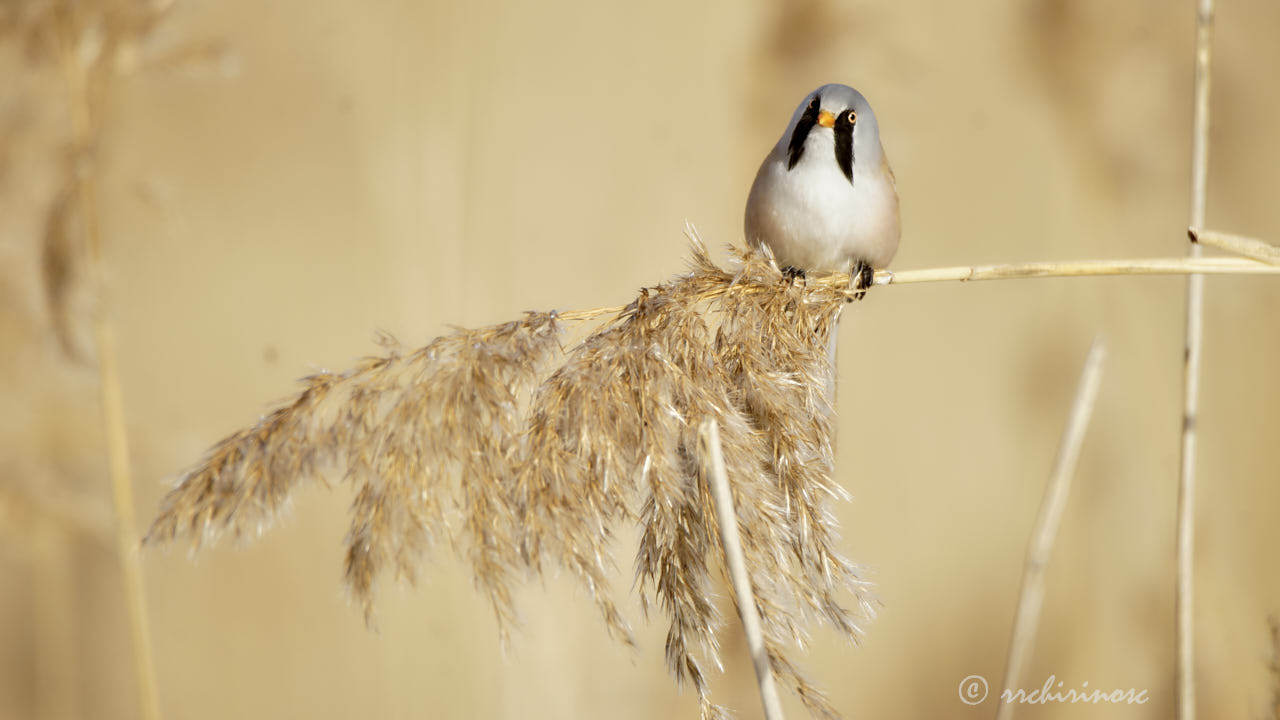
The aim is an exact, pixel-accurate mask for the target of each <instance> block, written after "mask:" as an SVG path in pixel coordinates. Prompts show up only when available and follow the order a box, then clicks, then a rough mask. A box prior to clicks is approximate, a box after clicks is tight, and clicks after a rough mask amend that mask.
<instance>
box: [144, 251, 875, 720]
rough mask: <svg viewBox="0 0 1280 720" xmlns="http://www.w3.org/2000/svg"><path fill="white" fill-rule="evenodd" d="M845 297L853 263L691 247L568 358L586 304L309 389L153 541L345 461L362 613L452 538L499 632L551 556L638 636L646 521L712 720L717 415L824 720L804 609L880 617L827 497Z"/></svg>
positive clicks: (735, 480) (350, 573)
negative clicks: (633, 530) (615, 594)
mask: <svg viewBox="0 0 1280 720" xmlns="http://www.w3.org/2000/svg"><path fill="white" fill-rule="evenodd" d="M847 297H848V279H847V276H833V277H830V278H817V279H810V280H809V281H803V280H795V279H792V278H789V277H787V276H785V275H784V274H783V273H782V272H780V271H779V269H778V267H777V265H776V263H774V261H773V260H772V258H770V257H767V256H765V255H762V254H760V253H754V252H744V251H738V252H737V254H736V258H735V263H734V269H733V270H732V271H730V270H724V269H721V268H720V267H717V266H716V265H715V264H714V263H713V262H712V261H711V259H710V257H709V256H708V255H707V253H706V250H705V248H704V247H703V246H702V244H701V243H700V242H699V241H698V240H697V239H696V238H694V239H693V262H692V268H691V271H690V272H689V273H687V274H685V275H683V276H681V277H679V278H677V279H675V280H673V281H671V282H669V283H666V284H663V285H660V286H658V287H655V288H650V289H646V290H644V291H642V292H641V294H640V296H639V297H638V298H637V299H636V300H635V301H634V302H632V303H631V304H630V305H628V306H627V307H626V308H625V309H624V310H622V312H620V313H618V314H616V315H615V316H613V317H612V318H610V319H608V320H606V321H605V322H604V323H603V325H602V326H601V327H599V328H598V329H596V330H595V331H594V332H593V333H591V334H590V335H589V336H588V337H586V339H585V340H583V341H582V342H581V343H580V344H578V345H577V346H575V347H573V348H572V349H570V350H569V351H567V352H563V351H562V349H561V335H562V325H563V321H564V320H565V319H581V316H579V317H577V318H575V317H574V316H573V315H565V316H560V315H557V314H556V313H529V314H528V315H526V316H525V317H524V318H523V319H521V320H517V321H514V322H510V323H507V324H504V325H498V326H494V327H488V328H482V329H478V330H459V331H457V332H455V333H454V334H452V335H448V336H445V337H441V338H438V339H436V340H435V341H433V342H432V343H430V344H429V345H427V346H426V347H424V348H421V349H419V350H416V351H413V352H408V353H405V352H401V351H400V350H398V349H396V348H394V347H392V348H390V349H389V351H388V353H387V354H386V355H384V356H382V357H375V358H368V359H366V360H364V361H363V362H361V363H360V364H358V365H357V366H356V367H355V368H353V369H351V370H348V371H346V372H344V373H341V374H334V373H321V374H318V375H314V376H312V377H309V378H307V379H306V380H304V385H305V388H304V389H303V391H302V392H301V393H299V394H298V396H297V397H296V398H295V399H294V400H293V401H292V402H289V403H288V404H286V405H284V406H283V407H281V408H280V409H278V410H276V411H274V412H273V413H271V414H269V415H267V416H266V417H265V418H263V419H262V420H261V421H260V422H259V423H258V424H257V425H255V426H253V427H251V428H247V429H244V430H241V431H239V432H237V433H234V434H232V435H231V436H229V437H227V438H226V439H225V440H223V441H222V442H220V443H219V444H218V445H216V446H215V447H214V448H213V449H212V450H211V451H210V453H209V454H208V455H207V456H206V457H205V459H204V460H203V461H202V462H201V463H200V464H198V465H197V466H196V467H194V468H193V469H191V470H190V471H188V472H187V473H186V474H185V475H183V476H182V478H181V479H180V481H179V482H178V484H177V486H176V487H175V488H174V489H173V490H172V491H171V492H170V493H169V494H168V496H167V497H166V498H165V499H164V501H163V505H162V508H161V511H160V514H159V516H158V517H157V518H156V519H155V521H154V523H153V524H152V526H151V529H150V531H149V532H148V533H147V535H146V542H149V543H156V542H162V543H167V542H169V541H172V540H174V539H176V538H178V537H179V536H187V537H189V538H190V539H191V540H192V542H193V545H194V547H199V546H201V545H202V544H204V543H206V542H210V541H212V540H214V539H216V538H217V537H218V536H219V535H221V534H224V533H227V532H230V533H231V534H233V535H235V536H246V535H254V534H257V533H259V532H261V531H262V530H263V529H265V528H266V527H268V526H269V525H270V524H271V522H272V521H273V519H274V518H275V516H276V515H277V514H278V513H279V511H280V510H281V509H282V507H283V506H284V505H285V504H286V502H287V501H288V499H289V496H290V495H291V493H292V491H293V490H294V488H295V487H296V486H297V485H298V484H299V483H301V482H303V481H304V480H308V479H310V480H321V481H323V480H324V478H325V477H326V471H328V470H334V471H337V473H340V474H341V476H342V477H343V478H344V479H345V480H349V481H350V482H351V484H352V485H353V486H355V494H356V497H355V501H354V503H353V505H352V520H351V529H350V532H349V534H348V536H347V552H346V583H347V585H348V587H349V588H350V590H351V592H352V594H353V595H354V597H355V598H356V599H357V600H358V601H359V602H360V604H361V605H362V607H363V609H364V612H365V615H366V618H367V619H368V620H370V621H372V617H373V615H372V614H373V601H374V591H375V589H376V587H377V585H378V582H379V580H380V579H381V578H383V577H384V576H385V575H386V574H387V573H388V571H391V570H394V572H395V574H396V575H397V576H398V577H405V578H408V579H409V580H410V581H412V580H413V579H414V577H415V575H416V573H417V569H418V566H419V563H420V562H421V560H422V557H423V555H424V554H425V552H426V551H427V550H428V549H429V548H431V547H432V546H433V544H434V543H436V542H439V541H440V540H449V541H450V542H451V544H452V545H453V546H454V547H455V548H456V549H457V551H458V552H459V554H460V555H461V556H462V557H463V558H464V559H465V560H467V561H469V562H470V563H471V566H472V569H473V571H474V576H475V582H476V585H477V587H478V588H479V589H480V590H481V591H482V593H483V594H484V595H486V596H487V597H488V598H489V600H490V601H491V602H492V603H493V606H494V611H495V613H496V615H497V618H498V621H499V626H500V628H501V629H502V631H503V634H504V636H505V635H506V632H507V631H508V630H509V628H510V627H511V626H512V625H513V623H514V621H515V611H514V608H513V607H512V590H513V586H514V584H515V583H516V582H518V581H521V580H523V579H525V578H526V577H527V576H528V575H529V574H530V573H531V572H537V573H540V572H541V571H542V570H543V569H544V568H545V567H547V566H549V565H556V566H559V567H563V568H565V569H566V570H567V571H569V572H571V573H573V574H574V575H575V576H576V577H577V578H578V579H579V580H580V581H581V583H582V584H583V585H584V586H585V587H586V589H587V590H588V591H589V593H590V594H591V597H592V598H593V600H594V602H595V603H596V605H597V606H598V608H599V610H600V613H601V615H602V616H603V619H604V622H605V624H606V626H607V627H608V629H609V631H610V632H611V634H612V635H613V636H614V637H615V638H617V639H619V640H621V641H622V642H625V643H628V644H631V643H632V642H633V641H632V636H631V631H630V628H629V627H628V624H627V621H626V619H625V618H624V617H623V614H622V613H621V611H620V610H619V609H618V607H617V605H616V604H615V602H614V600H613V598H611V597H610V594H609V591H608V588H609V577H610V575H611V574H612V573H613V569H614V568H613V566H614V562H613V544H614V543H613V530H614V528H616V527H617V526H618V524H619V523H622V522H626V523H638V525H639V528H640V542H639V548H638V550H637V551H636V557H635V585H636V588H637V589H638V591H639V595H640V598H641V601H642V605H643V607H644V608H645V612H646V614H647V613H648V612H649V610H650V608H653V607H656V608H657V609H658V610H660V611H661V612H662V613H663V614H664V615H665V616H666V617H667V619H668V620H669V623H670V627H669V630H668V632H667V639H666V658H667V664H668V666H669V667H670V669H671V671H672V672H673V673H674V674H675V676H676V678H677V679H678V680H679V681H682V682H684V681H687V682H689V683H691V684H692V685H693V687H694V689H695V690H696V691H697V693H698V696H699V700H700V705H701V709H702V716H703V717H704V718H710V717H720V716H723V715H724V714H725V712H724V710H723V709H722V708H721V707H719V706H717V705H715V704H713V703H712V702H711V701H710V699H709V697H708V693H707V681H706V678H705V675H704V671H703V664H704V663H705V662H707V661H711V662H713V663H716V664H717V665H718V664H719V660H718V657H717V647H716V634H715V633H716V629H717V627H718V625H719V623H720V617H719V613H718V612H717V608H716V604H715V600H714V598H715V593H714V591H715V589H716V585H717V580H716V578H717V577H719V578H720V579H721V580H723V581H725V582H726V583H727V581H728V576H727V570H726V566H725V563H724V562H722V552H723V550H722V546H721V537H720V534H719V532H718V530H717V525H716V511H715V505H714V499H713V495H712V491H711V486H710V481H709V478H708V477H707V474H706V470H705V469H704V467H705V466H704V463H703V462H702V458H701V455H700V450H699V444H698V443H699V426H700V424H701V422H702V421H703V420H705V419H707V418H715V419H716V420H717V422H718V423H719V425H720V427H721V438H722V443H723V448H724V456H725V459H726V464H727V468H728V472H729V478H730V480H731V481H732V484H733V494H734V502H735V505H736V507H737V512H738V520H739V523H740V526H741V534H742V545H743V549H744V554H745V558H746V564H747V569H748V570H749V572H750V576H751V588H752V591H753V592H754V595H755V603H756V606H757V610H758V613H759V615H760V618H761V620H762V624H763V627H764V634H765V644H766V647H767V650H768V654H769V662H770V665H771V666H772V668H773V671H774V673H775V674H776V675H777V676H778V677H779V678H780V680H781V681H783V682H785V683H787V684H788V685H789V686H790V687H791V688H792V690H793V691H794V692H796V693H797V695H798V696H799V697H800V699H801V700H802V701H803V702H804V704H805V705H806V706H807V707H808V708H809V710H810V711H811V712H812V713H814V714H815V715H822V716H827V717H835V716H836V715H837V714H836V712H835V710H834V709H833V708H832V707H831V705H830V704H829V703H828V702H827V701H826V699H825V697H824V696H823V694H822V693H821V691H820V690H818V689H817V688H815V687H814V686H813V685H811V684H809V683H808V682H807V681H806V680H805V679H804V678H803V676H802V675H801V674H800V672H799V671H798V670H797V669H796V668H795V666H794V665H793V664H792V662H791V660H790V659H789V658H788V654H787V653H788V650H789V648H790V647H791V646H792V645H793V644H803V643H804V641H805V639H806V631H805V627H806V625H807V624H808V622H809V621H811V620H814V619H818V620H821V621H826V622H829V623H830V624H831V625H832V626H834V627H835V628H836V629H838V630H839V631H840V632H841V633H842V634H844V635H846V636H848V637H850V638H855V637H856V636H857V634H858V633H859V628H858V625H857V620H858V618H860V617H864V616H867V615H869V613H870V611H871V602H870V599H869V595H868V590H869V588H868V585H867V584H866V583H865V582H864V581H862V580H861V579H860V578H859V577H858V574H857V571H856V568H855V567H854V566H853V565H852V564H850V563H849V561H848V560H846V559H845V558H844V557H842V556H841V554H840V553H839V551H838V549H837V546H836V531H835V523H834V520H833V518H832V517H831V515H830V514H829V513H828V512H827V510H826V503H827V500H828V499H830V498H833V497H844V496H845V495H844V490H843V489H842V488H840V487H839V486H838V485H837V484H836V483H835V482H834V480H833V478H832V445H831V415H832V410H831V407H830V405H829V401H828V398H827V396H826V392H827V387H828V382H829V380H830V378H831V374H832V372H833V370H832V368H831V367H830V365H829V361H828V358H827V352H826V347H827V341H828V339H829V338H830V335H831V332H832V330H833V327H834V322H835V320H836V318H837V316H838V315H839V313H840V312H841V309H842V307H843V305H844V304H845V302H846V300H847ZM844 595H850V596H851V599H852V600H853V601H854V603H856V606H855V607H856V610H854V611H851V610H849V609H848V608H847V607H846V605H845V599H844V598H843V597H842V596H844Z"/></svg>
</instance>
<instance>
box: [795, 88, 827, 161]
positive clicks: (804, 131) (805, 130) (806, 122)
mask: <svg viewBox="0 0 1280 720" xmlns="http://www.w3.org/2000/svg"><path fill="white" fill-rule="evenodd" d="M821 104H822V99H821V98H820V97H818V96H817V95H814V96H813V99H812V100H810V101H809V107H807V108H805V109H804V114H803V115H801V116H800V122H798V123H796V129H795V130H794V131H792V133H791V142H789V143H787V170H790V169H791V168H793V167H795V166H796V163H798V162H800V156H801V155H803V154H804V141H805V138H807V137H809V131H810V130H812V129H813V126H814V125H817V124H818V107H819V106H820V105H821Z"/></svg>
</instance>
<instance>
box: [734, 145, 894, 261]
mask: <svg viewBox="0 0 1280 720" xmlns="http://www.w3.org/2000/svg"><path fill="white" fill-rule="evenodd" d="M813 140H819V138H813ZM833 152H834V148H833V147H832V144H831V142H830V140H829V139H827V142H825V143H823V142H821V141H819V142H812V141H811V142H809V143H806V147H805V155H804V157H802V158H801V161H800V162H799V163H797V164H796V166H795V167H794V168H792V169H790V170H788V169H787V162H786V148H785V147H784V146H782V145H781V144H779V146H778V147H776V148H774V151H773V152H772V153H770V154H769V157H767V158H765V161H764V163H763V164H762V165H761V166H760V171H759V172H758V173H757V174H756V179H755V183H754V184H753V185H752V186H751V194H750V196H749V197H748V199H747V212H746V223H745V225H746V233H747V241H748V242H751V243H754V244H764V245H768V246H769V248H770V249H771V250H772V251H773V253H774V256H775V257H777V259H778V264H780V265H783V266H787V265H789V266H791V267H794V268H798V269H801V270H817V271H840V272H848V271H849V269H850V268H851V267H852V266H853V265H854V263H856V262H857V261H859V260H862V261H864V262H867V263H869V264H870V265H871V266H873V267H877V268H883V267H885V266H887V265H888V264H889V261H891V260H892V259H893V255H894V253H895V252H897V250H898V237H899V221H898V194H897V190H896V188H895V187H894V181H893V175H892V172H891V171H890V170H889V167H888V165H887V163H877V167H875V168H874V170H868V169H867V168H866V167H864V166H863V165H862V164H859V163H857V162H856V161H855V163H854V174H853V182H852V183H850V182H849V179H848V178H846V177H845V176H844V173H842V172H841V171H840V168H839V166H838V165H837V164H836V162H835V161H834V159H831V160H829V161H828V158H831V157H832V156H831V153H833ZM823 155H825V157H824V156H823Z"/></svg>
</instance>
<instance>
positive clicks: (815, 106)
mask: <svg viewBox="0 0 1280 720" xmlns="http://www.w3.org/2000/svg"><path fill="white" fill-rule="evenodd" d="M809 109H810V110H817V109H818V96H817V95H814V96H813V99H812V100H810V101H809Z"/></svg>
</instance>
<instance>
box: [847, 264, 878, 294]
mask: <svg viewBox="0 0 1280 720" xmlns="http://www.w3.org/2000/svg"><path fill="white" fill-rule="evenodd" d="M849 274H850V275H851V276H853V289H854V291H855V292H854V294H853V297H852V298H850V299H849V302H853V301H854V300H861V299H862V298H864V297H866V296H867V288H869V287H871V286H872V285H873V284H874V283H875V280H876V271H875V269H874V268H872V267H871V266H870V265H868V264H867V263H866V261H863V260H859V261H858V262H856V263H854V264H853V270H851V271H850V272H849Z"/></svg>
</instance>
